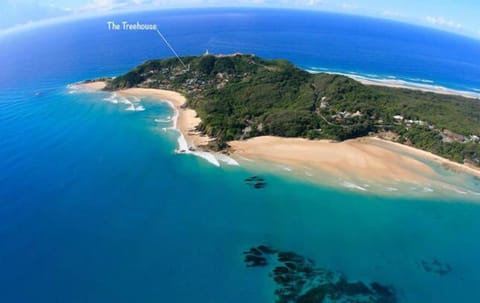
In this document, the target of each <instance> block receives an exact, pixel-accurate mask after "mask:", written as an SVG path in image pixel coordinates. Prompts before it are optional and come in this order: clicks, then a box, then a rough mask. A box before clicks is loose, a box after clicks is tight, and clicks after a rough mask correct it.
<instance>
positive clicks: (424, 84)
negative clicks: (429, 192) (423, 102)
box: [305, 67, 480, 99]
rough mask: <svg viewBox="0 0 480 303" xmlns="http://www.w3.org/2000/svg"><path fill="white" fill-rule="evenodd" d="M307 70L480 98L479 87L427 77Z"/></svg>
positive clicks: (314, 68) (373, 82) (370, 81)
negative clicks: (447, 83)
mask: <svg viewBox="0 0 480 303" xmlns="http://www.w3.org/2000/svg"><path fill="white" fill-rule="evenodd" d="M305 70H306V71H307V72H310V73H314V74H315V73H320V72H325V73H328V74H335V75H343V76H347V77H350V78H353V79H355V80H357V81H360V82H362V81H365V82H368V83H369V84H376V85H383V86H389V85H390V86H391V85H394V86H400V87H404V88H408V89H413V90H423V91H429V92H434V93H444V94H451V95H460V96H463V97H467V98H476V99H478V98H480V94H479V93H478V92H480V89H474V88H472V89H471V90H470V91H467V90H457V89H453V88H448V87H444V86H440V85H436V84H435V82H434V81H432V80H429V79H420V78H411V79H406V80H401V79H398V78H390V77H393V76H387V77H386V78H381V77H380V76H378V75H375V74H363V75H361V74H354V73H346V72H336V71H328V70H325V69H321V68H317V67H311V68H309V69H305Z"/></svg>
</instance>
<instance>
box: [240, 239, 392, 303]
mask: <svg viewBox="0 0 480 303" xmlns="http://www.w3.org/2000/svg"><path fill="white" fill-rule="evenodd" d="M244 254H245V255H246V257H245V262H246V263H247V267H254V266H267V265H269V262H268V261H269V257H270V256H272V257H276V259H277V260H276V261H273V262H272V263H273V264H274V265H275V266H274V267H273V268H272V270H271V272H270V277H271V278H272V279H273V280H274V281H275V283H276V284H277V288H276V289H275V295H276V297H277V300H276V303H322V302H352V303H396V302H397V299H396V295H395V291H394V290H393V288H392V287H390V286H385V285H382V284H380V283H378V282H372V283H370V284H369V283H366V282H362V281H349V280H348V279H347V277H345V276H344V275H342V274H341V273H339V272H335V271H332V270H329V269H325V268H317V267H315V263H314V262H313V260H311V259H308V258H305V257H303V256H301V255H299V254H297V253H295V252H291V251H286V252H283V251H278V250H276V249H274V248H271V247H268V246H265V245H259V246H257V247H252V248H250V249H249V250H248V251H246V252H244Z"/></svg>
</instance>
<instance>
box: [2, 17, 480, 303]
mask: <svg viewBox="0 0 480 303" xmlns="http://www.w3.org/2000/svg"><path fill="white" fill-rule="evenodd" d="M352 22H353V21H352ZM88 24H90V23H88ZM89 26H90V25H89ZM205 26H206V25H205ZM85 28H87V29H88V28H89V27H88V26H86V27H85ZM44 30H45V31H46V30H47V29H44ZM203 30H204V33H208V31H210V32H212V33H214V34H212V35H213V36H215V35H217V34H218V33H217V32H215V31H214V28H213V27H208V26H206V27H205V28H204V29H203ZM55 33H56V35H60V37H63V38H65V36H62V31H60V30H58V28H57V31H55ZM23 35H27V34H26V33H25V34H23ZM52 35H53V36H55V35H54V34H53V32H52ZM206 35H207V34H206ZM243 35H245V33H243ZM249 35H253V33H251V34H249ZM27 36H28V35H27ZM247 36H248V35H247ZM25 37H26V36H19V37H18V38H17V39H18V41H17V40H15V39H13V38H12V40H10V41H9V44H8V45H9V50H5V47H3V48H0V50H1V53H0V54H1V58H2V59H4V60H5V58H6V59H8V61H7V60H6V61H4V62H7V63H8V64H7V63H6V64H7V65H6V66H7V67H6V68H5V69H7V70H8V71H10V73H9V75H10V76H11V77H10V78H9V80H8V81H2V82H1V87H0V88H1V89H0V130H1V136H0V243H1V246H0V268H1V270H0V301H1V302H52V301H58V302H112V301H115V302H169V301H170V302H192V301H196V302H246V301H248V302H273V301H274V299H275V298H274V296H273V291H274V288H275V284H274V283H273V282H272V279H271V277H269V273H268V271H269V269H267V268H248V269H247V268H246V267H245V264H244V262H243V255H242V252H243V251H245V250H247V249H249V248H250V247H251V246H256V245H259V244H268V245H271V246H273V247H276V248H278V249H281V250H287V251H295V252H297V253H298V254H301V255H304V256H306V257H309V258H311V259H312V260H314V261H315V263H316V265H317V266H319V267H323V268H328V269H329V270H332V271H335V272H341V273H344V274H345V275H347V276H348V277H349V279H350V280H361V281H366V282H372V281H377V282H379V283H382V284H385V285H392V286H393V287H394V289H395V291H396V294H397V297H398V301H399V302H476V301H478V300H479V299H480V290H478V287H477V285H478V284H479V283H480V281H479V280H480V265H479V263H478V256H479V255H480V243H479V241H478V234H479V232H480V220H478V218H479V217H480V206H479V204H478V203H475V202H476V201H472V199H468V200H467V199H465V198H463V197H462V195H452V196H442V197H440V198H438V197H436V196H434V195H432V196H427V197H424V198H413V197H409V195H408V194H404V195H398V196H395V197H385V196H379V195H370V194H363V193H358V192H355V191H351V190H344V189H342V188H336V189H335V188H328V187H325V186H318V185H314V184H312V183H309V182H305V181H304V180H301V179H295V178H291V177H290V176H289V174H288V173H285V172H284V173H278V172H275V171H271V170H263V169H262V167H261V166H258V167H257V168H255V169H251V168H248V167H247V166H244V167H237V166H228V165H223V166H222V167H220V168H218V167H215V166H213V165H211V164H209V163H208V162H206V161H205V160H203V159H200V158H197V157H194V156H192V155H177V154H175V153H174V149H175V147H176V139H177V134H176V133H175V132H174V131H172V130H164V128H168V127H169V126H170V122H168V117H171V116H172V112H171V109H170V108H169V107H168V106H167V105H166V104H162V103H157V102H153V101H151V100H141V101H140V104H136V107H135V108H137V109H139V107H138V106H139V105H142V106H143V107H144V109H145V110H143V111H130V110H127V109H128V108H129V107H130V106H131V104H122V103H118V104H114V103H112V102H111V101H112V100H113V99H110V101H108V100H105V99H106V98H109V97H110V96H109V94H102V93H78V92H76V93H71V90H70V89H69V88H68V87H67V85H68V84H70V83H73V82H75V81H78V80H81V79H86V78H91V77H97V76H103V75H114V74H116V73H118V72H120V71H122V70H125V69H127V68H130V67H131V65H133V63H134V62H137V61H140V60H141V59H142V58H143V56H147V55H148V56H153V55H154V54H155V51H153V50H151V49H148V50H145V51H144V53H140V54H138V53H134V54H132V53H130V54H128V55H127V54H125V53H124V52H120V51H118V49H119V44H118V43H120V42H118V41H117V38H113V37H110V38H108V39H107V38H106V37H103V38H104V39H103V40H102V39H99V38H98V37H95V36H88V35H80V36H79V37H77V38H76V39H72V40H68V39H56V40H55V41H56V42H57V43H56V44H49V45H48V47H46V48H43V47H40V46H39V45H40V44H34V45H29V43H33V42H28V43H27V42H26V40H25V39H24V38H25ZM177 37H183V36H182V35H178V36H177ZM242 37H245V36H242ZM30 38H31V37H30ZM57 38H58V37H57ZM124 38H125V37H123V38H122V39H124ZM77 39H80V40H81V39H83V40H82V41H81V42H82V43H84V44H83V45H89V46H92V45H96V48H92V47H88V48H83V49H82V48H80V46H81V45H82V44H79V42H78V41H77ZM132 39H133V38H132ZM212 39H213V38H212ZM187 40H188V39H187ZM187 40H185V42H184V43H186V42H188V41H187ZM29 41H31V40H29ZM85 43H87V44H85ZM88 43H90V44H88ZM245 43H246V42H245ZM25 44H27V45H29V46H31V48H30V50H29V51H30V52H32V53H30V55H29V54H28V51H27V50H26V49H25V48H23V46H25ZM3 45H5V44H2V46H3ZM122 45H123V44H122ZM272 45H273V46H275V45H277V44H275V43H271V49H273V46H272ZM34 46H36V47H34ZM115 46H116V47H115ZM135 47H139V46H135ZM49 48H50V49H49ZM51 48H53V49H55V50H57V51H58V49H61V50H63V51H65V50H68V51H70V52H52V49H51ZM112 49H113V50H112ZM227 49H228V48H227ZM13 50H16V51H17V53H16V55H15V56H13V55H12V52H13ZM272 51H273V50H272ZM72 52H73V53H72ZM149 52H152V53H154V54H152V53H149ZM64 53H66V54H67V55H61V54H64ZM85 53H86V54H85ZM32 54H34V55H35V58H37V60H33V59H32V58H31V56H32ZM72 54H74V55H75V56H73V55H72ZM92 54H95V56H92ZM28 58H30V59H28ZM52 62H57V63H58V64H57V65H54V64H52V65H50V64H51V63H52ZM15 64H16V69H12V68H13V67H12V66H13V65H15ZM42 64H45V65H47V66H50V69H42V71H40V72H38V73H35V71H36V70H37V68H38V67H39V66H41V65H42ZM5 69H4V70H5ZM2 77H4V78H5V74H2ZM156 119H157V120H156ZM158 119H160V120H158ZM158 121H160V122H158ZM162 121H164V122H162ZM253 174H260V175H261V176H262V177H263V178H265V180H266V181H267V186H266V187H265V188H263V189H260V190H257V189H254V188H252V187H251V186H249V185H247V184H245V182H244V179H245V178H247V177H249V176H252V175H253ZM468 182H470V183H471V185H472V186H478V180H474V179H469V180H468ZM475 182H477V183H475ZM477 188H478V187H477ZM435 260H438V262H440V263H441V264H444V265H448V266H449V267H450V268H451V271H449V273H448V274H445V275H442V274H438V273H436V272H435V271H428V270H426V269H425V266H423V265H422V264H423V263H425V262H426V263H428V264H431V263H433V262H434V261H435ZM422 262H423V263H422Z"/></svg>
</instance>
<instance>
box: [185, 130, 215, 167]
mask: <svg viewBox="0 0 480 303" xmlns="http://www.w3.org/2000/svg"><path fill="white" fill-rule="evenodd" d="M178 133H179V134H180V135H179V136H178V139H177V143H178V148H177V150H176V152H177V153H179V154H192V155H195V156H197V157H200V158H202V159H205V160H207V161H208V162H210V163H211V164H213V165H215V166H220V162H218V160H217V158H216V157H215V155H214V154H212V153H209V152H204V151H196V150H195V151H192V150H190V146H189V145H188V142H187V140H186V139H185V136H184V135H183V134H182V133H181V132H180V131H178Z"/></svg>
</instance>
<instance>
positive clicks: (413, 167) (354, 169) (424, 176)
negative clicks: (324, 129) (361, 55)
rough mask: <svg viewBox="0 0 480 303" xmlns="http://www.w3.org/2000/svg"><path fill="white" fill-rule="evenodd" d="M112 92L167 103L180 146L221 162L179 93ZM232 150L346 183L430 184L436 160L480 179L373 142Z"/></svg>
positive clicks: (244, 145) (267, 142)
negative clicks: (210, 150)
mask: <svg viewBox="0 0 480 303" xmlns="http://www.w3.org/2000/svg"><path fill="white" fill-rule="evenodd" d="M77 86H78V87H80V88H81V89H85V90H93V91H99V90H101V89H103V88H104V86H105V83H104V82H90V83H84V84H78V85H77ZM114 93H116V94H118V95H120V96H124V97H136V98H144V97H148V98H153V99H159V100H162V101H164V102H169V103H170V104H171V106H172V107H173V108H174V109H175V111H176V113H177V117H176V119H177V120H176V123H175V125H174V126H175V127H176V128H177V129H178V130H179V131H180V132H181V133H182V134H183V136H184V137H185V140H186V141H187V142H186V144H187V146H185V144H183V145H182V144H181V142H180V141H179V145H180V147H179V149H181V150H182V149H184V150H186V151H187V152H188V149H189V148H190V147H193V148H194V149H197V148H198V147H200V149H199V151H198V152H197V153H198V154H199V156H201V157H204V158H205V159H207V160H208V161H210V162H212V163H213V164H215V165H217V166H218V165H219V163H218V158H217V159H216V158H215V156H214V155H213V154H209V153H208V152H204V151H201V147H202V146H205V145H207V144H208V142H209V141H210V140H212V139H211V138H209V137H207V136H203V135H201V134H199V133H198V132H196V131H195V127H196V126H197V125H198V124H199V123H200V118H199V117H197V115H196V112H195V111H194V110H192V109H187V108H184V105H185V103H186V99H185V97H184V96H182V95H181V94H180V93H177V92H174V91H167V90H160V89H147V88H130V89H125V90H119V91H115V92H114ZM229 145H230V146H231V149H230V152H231V157H233V158H234V159H235V160H238V161H239V162H242V161H243V162H245V160H246V159H250V160H254V161H255V160H260V161H267V162H269V163H276V164H279V165H286V166H288V167H292V168H298V169H300V170H302V169H303V170H305V169H310V170H311V169H314V170H318V171H321V172H325V173H327V174H328V175H330V176H335V177H337V178H340V179H342V180H352V179H356V180H358V179H361V180H370V181H373V182H379V183H389V182H403V183H409V184H430V183H431V182H432V180H435V179H436V177H437V175H438V173H437V172H436V171H435V170H434V169H433V168H432V167H431V166H429V165H428V164H426V163H424V162H422V161H420V160H419V159H425V160H429V161H433V162H435V163H438V164H441V165H443V166H444V167H445V168H447V169H449V170H452V171H455V172H462V173H466V174H469V175H473V176H477V177H480V170H479V169H476V168H472V167H468V166H466V165H462V164H459V163H455V162H452V161H449V160H447V159H444V158H441V157H439V156H436V155H434V154H432V153H429V152H426V151H423V150H419V149H416V148H413V147H409V146H406V145H403V144H399V143H394V142H391V141H386V140H382V139H379V138H374V137H368V138H367V137H365V138H358V139H354V140H347V141H343V142H330V141H328V140H308V139H303V138H280V137H273V136H262V137H255V138H251V139H248V140H243V141H231V142H229ZM415 157H417V158H418V159H416V158H415ZM235 163H236V162H235Z"/></svg>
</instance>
